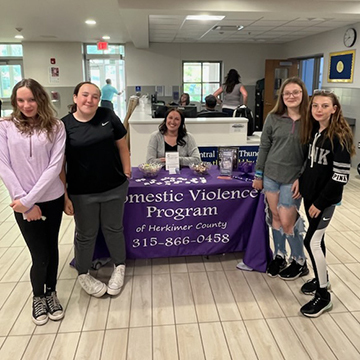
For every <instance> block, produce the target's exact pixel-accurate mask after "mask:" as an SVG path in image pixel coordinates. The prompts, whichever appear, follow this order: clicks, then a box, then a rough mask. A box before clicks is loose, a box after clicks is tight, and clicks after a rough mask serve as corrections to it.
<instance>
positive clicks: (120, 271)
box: [107, 265, 125, 295]
mask: <svg viewBox="0 0 360 360" xmlns="http://www.w3.org/2000/svg"><path fill="white" fill-rule="evenodd" d="M124 276H125V265H118V266H116V267H115V266H114V271H113V273H112V274H111V278H110V280H109V283H108V286H107V293H108V294H109V295H117V294H119V293H120V291H121V288H122V286H123V285H124Z"/></svg>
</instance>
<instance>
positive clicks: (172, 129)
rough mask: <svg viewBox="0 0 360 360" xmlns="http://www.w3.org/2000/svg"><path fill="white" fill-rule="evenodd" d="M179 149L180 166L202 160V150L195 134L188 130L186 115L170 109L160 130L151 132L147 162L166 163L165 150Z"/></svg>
mask: <svg viewBox="0 0 360 360" xmlns="http://www.w3.org/2000/svg"><path fill="white" fill-rule="evenodd" d="M171 151H178V152H179V161H180V166H189V165H191V164H197V163H200V162H201V159H200V152H199V149H198V147H197V145H196V142H195V139H194V138H193V136H192V135H191V134H190V133H188V132H187V130H186V126H185V117H184V115H183V113H182V112H181V111H180V110H177V109H170V110H169V111H168V112H167V113H166V115H165V119H164V121H163V122H162V123H161V124H160V125H159V131H155V132H153V133H152V134H151V136H150V140H149V144H148V148H147V155H146V162H147V163H154V162H157V163H164V164H165V152H171Z"/></svg>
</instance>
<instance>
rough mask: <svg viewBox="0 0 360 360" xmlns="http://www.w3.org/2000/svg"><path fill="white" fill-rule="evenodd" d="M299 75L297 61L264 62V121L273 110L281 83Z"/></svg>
mask: <svg viewBox="0 0 360 360" xmlns="http://www.w3.org/2000/svg"><path fill="white" fill-rule="evenodd" d="M298 75H299V62H298V61H297V60H266V62H265V89H264V120H265V119H266V116H267V114H268V113H269V112H270V111H271V110H272V109H273V108H274V106H275V103H276V100H277V98H278V96H279V95H280V94H279V90H280V87H281V84H282V82H283V81H284V80H285V79H287V78H289V77H292V76H298Z"/></svg>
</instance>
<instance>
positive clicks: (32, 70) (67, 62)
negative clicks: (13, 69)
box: [23, 42, 83, 87]
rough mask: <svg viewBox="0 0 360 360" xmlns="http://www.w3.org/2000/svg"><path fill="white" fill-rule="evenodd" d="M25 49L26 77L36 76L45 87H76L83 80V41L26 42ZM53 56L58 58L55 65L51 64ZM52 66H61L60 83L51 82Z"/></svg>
mask: <svg viewBox="0 0 360 360" xmlns="http://www.w3.org/2000/svg"><path fill="white" fill-rule="evenodd" d="M23 51H24V58H23V59H24V75H25V78H34V79H36V80H37V81H38V82H39V83H40V84H42V85H43V86H44V87H49V86H57V87H64V86H71V87H74V86H75V85H76V84H78V83H79V82H81V81H83V65H82V60H83V58H82V49H81V43H63V42H53V43H50V42H24V43H23ZM51 58H55V59H56V64H55V65H51V64H50V59H51ZM50 66H57V67H59V69H60V76H59V83H50V79H49V67H50Z"/></svg>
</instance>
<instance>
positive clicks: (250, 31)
mask: <svg viewBox="0 0 360 360" xmlns="http://www.w3.org/2000/svg"><path fill="white" fill-rule="evenodd" d="M197 14H207V15H223V16H225V18H224V19H223V20H221V21H190V20H186V15H197ZM90 18H91V19H94V20H96V22H97V24H96V25H93V26H89V25H86V24H85V20H87V19H90ZM358 22H360V0H353V1H345V0H336V1H335V0H288V1H287V0H249V1H241V0H216V1H214V0H192V1H190V0H157V1H154V0H102V1H101V0H27V1H24V0H2V1H1V12H0V42H18V41H19V40H16V39H14V36H15V35H16V34H18V33H19V32H21V34H22V35H23V36H24V40H23V41H51V42H53V41H74V42H91V43H93V42H96V41H99V40H101V37H102V36H103V35H108V36H110V40H108V41H109V42H111V43H126V42H133V43H134V45H135V46H136V47H138V48H147V47H149V44H150V43H151V42H164V43H189V42H191V43H220V42H221V43H276V44H281V43H286V42H289V41H293V40H296V39H300V38H304V37H307V36H310V35H315V34H319V33H322V32H325V31H329V30H332V29H336V28H339V27H343V26H351V25H353V24H355V23H358ZM238 26H243V29H242V30H237V27H238ZM16 28H18V29H22V30H21V31H18V30H16Z"/></svg>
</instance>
